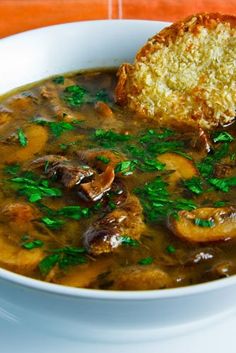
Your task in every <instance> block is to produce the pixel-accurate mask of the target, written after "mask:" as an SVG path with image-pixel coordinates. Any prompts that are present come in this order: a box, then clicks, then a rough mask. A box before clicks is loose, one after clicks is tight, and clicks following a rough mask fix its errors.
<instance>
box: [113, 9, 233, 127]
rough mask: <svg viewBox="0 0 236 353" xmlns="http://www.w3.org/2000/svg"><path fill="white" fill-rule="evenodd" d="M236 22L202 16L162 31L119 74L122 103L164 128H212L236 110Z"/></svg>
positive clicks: (224, 122)
mask: <svg viewBox="0 0 236 353" xmlns="http://www.w3.org/2000/svg"><path fill="white" fill-rule="evenodd" d="M235 24H236V18H235V17H233V16H226V15H225V16H224V15H219V14H199V15H195V16H192V17H190V18H187V19H186V20H185V21H182V22H178V23H175V24H173V25H172V26H170V27H168V28H166V29H164V30H162V31H161V32H160V33H159V34H157V35H155V36H154V37H153V38H152V39H150V40H149V41H148V42H147V43H146V45H145V46H144V47H143V48H142V49H141V50H140V51H139V52H138V54H137V56H136V60H135V63H134V65H130V64H123V65H122V66H121V67H120V69H119V71H118V77H119V80H118V84H117V87H116V98H117V101H118V103H120V104H122V105H128V107H129V108H130V109H131V110H133V111H136V112H138V113H140V114H141V115H142V116H143V115H144V116H146V117H149V118H152V119H155V120H158V121H159V123H160V125H179V124H183V123H186V124H187V125H197V126H200V127H202V128H205V129H212V128H214V127H217V126H219V125H222V126H224V125H227V124H230V123H232V122H233V120H234V118H235V110H236V29H235Z"/></svg>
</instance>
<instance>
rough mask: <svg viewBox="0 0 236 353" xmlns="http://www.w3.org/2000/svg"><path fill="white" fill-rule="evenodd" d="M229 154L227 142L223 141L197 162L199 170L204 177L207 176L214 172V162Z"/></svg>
mask: <svg viewBox="0 0 236 353" xmlns="http://www.w3.org/2000/svg"><path fill="white" fill-rule="evenodd" d="M228 154H229V144H228V143H226V142H225V143H223V144H222V145H221V146H220V147H219V148H217V149H216V150H215V151H213V153H212V154H211V155H209V154H208V155H207V157H205V158H204V159H203V160H202V161H201V162H199V163H197V167H198V170H199V172H200V173H201V174H202V175H203V176H204V177H209V176H210V175H212V174H213V172H214V166H215V164H216V163H217V162H218V161H220V160H221V159H222V158H224V157H226V156H227V155H228Z"/></svg>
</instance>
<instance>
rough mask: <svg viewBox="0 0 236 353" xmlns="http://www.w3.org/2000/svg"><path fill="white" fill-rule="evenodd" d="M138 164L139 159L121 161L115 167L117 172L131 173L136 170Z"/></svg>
mask: <svg viewBox="0 0 236 353" xmlns="http://www.w3.org/2000/svg"><path fill="white" fill-rule="evenodd" d="M136 165H137V160H133V161H123V162H119V163H117V165H116V167H115V173H121V174H123V175H130V174H132V172H133V171H134V170H135V168H136Z"/></svg>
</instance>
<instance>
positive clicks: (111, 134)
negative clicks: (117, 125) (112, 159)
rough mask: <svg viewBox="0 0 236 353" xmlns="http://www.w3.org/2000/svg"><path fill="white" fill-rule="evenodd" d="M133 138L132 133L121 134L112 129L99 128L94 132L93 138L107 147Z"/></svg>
mask: <svg viewBox="0 0 236 353" xmlns="http://www.w3.org/2000/svg"><path fill="white" fill-rule="evenodd" d="M130 139H131V136H130V135H125V134H119V133H117V132H115V131H112V130H104V129H97V130H95V132H94V135H93V140H96V141H97V142H98V143H99V145H100V146H103V147H105V148H112V147H115V145H116V144H117V142H124V141H128V140H130Z"/></svg>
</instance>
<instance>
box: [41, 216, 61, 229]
mask: <svg viewBox="0 0 236 353" xmlns="http://www.w3.org/2000/svg"><path fill="white" fill-rule="evenodd" d="M40 221H41V222H42V223H43V224H45V225H46V226H47V227H48V228H49V229H55V230H56V229H60V228H61V227H62V226H63V225H64V224H65V222H64V221H62V220H61V219H53V218H49V217H42V218H41V220H40Z"/></svg>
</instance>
